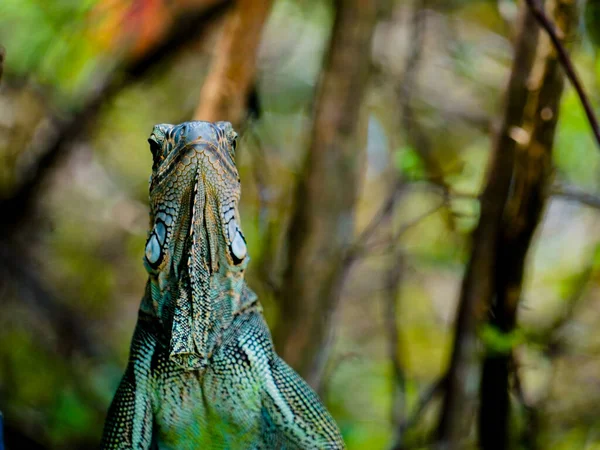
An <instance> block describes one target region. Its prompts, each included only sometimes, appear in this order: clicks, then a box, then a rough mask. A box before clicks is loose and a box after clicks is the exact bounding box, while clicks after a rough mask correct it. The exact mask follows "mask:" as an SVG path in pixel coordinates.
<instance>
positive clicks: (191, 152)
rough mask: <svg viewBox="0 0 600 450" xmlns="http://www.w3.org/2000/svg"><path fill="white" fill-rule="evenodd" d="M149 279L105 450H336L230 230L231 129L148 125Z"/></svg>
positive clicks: (339, 444) (333, 428)
mask: <svg viewBox="0 0 600 450" xmlns="http://www.w3.org/2000/svg"><path fill="white" fill-rule="evenodd" d="M148 142H149V143H150V150H151V151H152V155H153V158H154V165H153V167H152V176H151V178H150V227H151V229H150V232H149V234H148V240H147V243H146V250H145V257H144V265H145V267H146V269H147V271H148V273H149V279H148V283H147V285H146V292H145V295H144V297H143V299H142V302H141V306H140V310H139V316H138V322H137V326H136V329H135V332H134V335H133V339H132V343H131V350H130V356H129V363H128V366H127V369H126V372H125V375H124V376H123V379H122V381H121V384H120V385H119V388H118V390H117V393H116V395H115V398H114V399H113V401H112V404H111V406H110V409H109V411H108V417H107V419H106V424H105V427H104V434H103V438H102V445H101V447H102V448H103V449H116V448H118V449H133V448H135V449H156V448H158V449H342V448H344V443H343V440H342V437H341V435H340V432H339V429H338V427H337V425H336V424H335V422H334V421H333V419H332V417H331V415H330V414H329V413H328V412H327V410H326V409H325V407H324V406H323V405H322V404H321V402H320V400H319V398H318V397H317V395H316V394H315V393H314V392H313V391H312V390H311V389H310V387H309V386H308V385H307V384H306V383H305V382H304V380H302V378H300V376H298V375H297V374H296V373H295V372H294V371H293V370H292V369H291V368H290V367H289V366H288V365H287V364H286V363H285V362H284V361H283V360H282V359H281V358H279V356H277V354H276V353H275V351H274V349H273V343H272V341H271V336H270V333H269V330H268V328H267V325H266V323H265V320H264V318H263V315H262V309H261V306H260V304H259V303H258V300H257V297H256V294H254V292H252V291H251V290H250V289H249V288H248V287H247V285H246V283H245V281H244V271H245V270H246V266H247V264H248V260H249V258H248V255H247V250H246V241H245V239H244V236H243V234H242V231H241V229H240V225H239V224H240V217H239V211H238V201H239V197H240V179H239V176H238V171H237V169H236V166H235V163H234V153H235V148H236V142H237V134H236V133H235V131H234V130H233V128H232V126H231V124H230V123H229V122H217V123H209V122H186V123H182V124H180V125H167V124H161V125H156V126H155V127H154V130H153V131H152V134H151V135H150V138H149V139H148Z"/></svg>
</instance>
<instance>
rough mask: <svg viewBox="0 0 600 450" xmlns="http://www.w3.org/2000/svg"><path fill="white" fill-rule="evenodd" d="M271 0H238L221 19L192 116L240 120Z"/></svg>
mask: <svg viewBox="0 0 600 450" xmlns="http://www.w3.org/2000/svg"><path fill="white" fill-rule="evenodd" d="M271 3H272V1H271V0H238V1H237V2H236V4H235V6H234V7H233V8H232V9H231V11H229V13H228V14H227V17H226V19H225V24H224V26H223V30H222V31H221V36H220V38H219V42H218V44H217V48H216V49H215V55H214V57H213V58H214V59H213V63H212V67H211V70H210V72H209V74H208V76H207V78H206V80H205V81H204V85H203V86H202V91H201V93H200V104H199V105H198V109H197V110H196V112H195V114H194V119H195V120H207V121H210V122H216V121H219V120H228V121H230V122H231V123H232V124H233V126H234V127H239V126H240V125H241V123H242V122H243V119H244V115H245V112H246V110H247V106H248V98H249V95H250V92H251V90H252V86H253V85H254V81H255V74H256V59H257V53H258V48H259V45H260V41H261V36H262V31H263V28H264V25H265V22H266V20H267V17H268V15H269V11H270V10H271Z"/></svg>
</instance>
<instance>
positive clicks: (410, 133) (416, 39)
mask: <svg viewBox="0 0 600 450" xmlns="http://www.w3.org/2000/svg"><path fill="white" fill-rule="evenodd" d="M427 7H428V0H419V1H415V2H413V5H412V12H411V14H412V16H411V22H410V49H409V51H408V52H407V55H406V61H405V64H404V67H405V68H406V69H405V73H404V76H403V78H402V82H401V83H400V84H399V86H398V87H397V90H398V97H399V99H400V109H401V117H402V127H403V129H404V131H405V133H406V138H407V140H408V143H409V144H410V145H411V147H413V148H414V150H415V151H416V152H417V154H418V155H419V157H420V158H421V160H422V161H423V165H424V166H425V169H426V171H427V175H428V177H429V179H430V181H431V182H432V183H435V184H438V185H439V186H440V187H441V188H442V189H443V190H444V191H446V192H448V191H449V187H448V185H447V183H446V181H445V180H444V173H443V170H442V168H441V167H440V164H439V162H438V160H437V159H436V157H435V155H434V152H433V149H432V146H431V141H430V140H429V138H428V136H427V134H426V133H424V132H423V130H422V129H421V127H420V125H419V122H418V120H417V118H416V117H415V113H414V109H413V104H412V102H413V96H414V93H415V92H416V89H417V88H416V81H417V76H418V74H419V68H420V65H421V64H420V63H421V59H422V53H423V45H424V40H425V34H426V26H427V14H428V11H427Z"/></svg>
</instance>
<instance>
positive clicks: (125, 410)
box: [100, 322, 155, 450]
mask: <svg viewBox="0 0 600 450" xmlns="http://www.w3.org/2000/svg"><path fill="white" fill-rule="evenodd" d="M154 348H155V341H154V338H153V337H152V336H151V335H150V334H149V333H147V332H145V331H144V330H143V329H142V328H141V327H140V325H139V322H138V326H137V327H136V332H135V334H134V336H133V340H132V344H131V352H130V359H129V364H128V366H127V370H126V371H125V375H124V376H123V379H122V380H121V384H120V385H119V387H118V389H117V393H116V394H115V397H114V399H113V401H112V403H111V405H110V408H109V410H108V416H107V418H106V423H105V425H104V432H103V435H102V443H101V445H100V448H101V449H103V450H109V449H151V448H152V404H151V398H150V384H151V381H152V379H151V372H150V361H151V359H152V355H153V352H154Z"/></svg>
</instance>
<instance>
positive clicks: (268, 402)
mask: <svg viewBox="0 0 600 450" xmlns="http://www.w3.org/2000/svg"><path fill="white" fill-rule="evenodd" d="M263 408H264V413H265V414H264V418H265V420H268V421H270V422H271V423H272V426H273V427H274V428H275V431H276V432H277V434H279V435H282V436H283V441H284V442H285V443H290V444H293V445H289V446H288V445H286V448H299V449H309V448H311V449H319V450H321V449H323V450H324V449H331V450H333V449H343V448H345V447H344V441H343V440H342V437H341V435H340V432H339V430H338V427H337V425H336V424H335V422H334V420H333V418H332V417H331V415H330V414H329V413H328V412H327V410H326V409H325V407H324V406H323V404H322V403H321V401H320V400H319V398H318V397H317V394H315V392H314V391H313V390H312V389H311V388H310V387H309V386H308V384H307V383H306V382H305V381H304V380H303V379H302V378H301V377H300V376H299V375H298V374H297V373H296V372H294V370H292V369H291V368H290V366H288V365H287V364H286V363H285V362H284V361H283V360H282V359H281V358H280V357H279V356H277V355H276V354H274V357H273V358H272V359H271V361H269V374H268V375H267V383H265V385H264V387H263Z"/></svg>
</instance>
